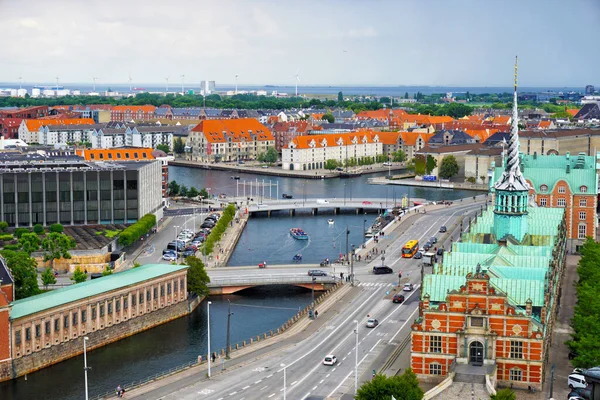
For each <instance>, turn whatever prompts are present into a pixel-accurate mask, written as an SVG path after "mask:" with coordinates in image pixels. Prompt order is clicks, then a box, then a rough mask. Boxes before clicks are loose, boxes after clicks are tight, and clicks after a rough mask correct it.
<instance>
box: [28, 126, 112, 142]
mask: <svg viewBox="0 0 600 400" xmlns="http://www.w3.org/2000/svg"><path fill="white" fill-rule="evenodd" d="M101 128H102V125H97V124H95V125H42V126H41V127H40V128H39V131H38V139H37V140H36V141H35V143H38V144H41V145H45V146H53V145H55V144H63V145H67V144H76V143H83V142H88V143H91V138H92V135H93V134H94V132H95V131H96V130H97V129H101Z"/></svg>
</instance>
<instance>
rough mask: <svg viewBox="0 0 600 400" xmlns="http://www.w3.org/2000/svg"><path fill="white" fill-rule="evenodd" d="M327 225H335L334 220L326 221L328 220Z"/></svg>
mask: <svg viewBox="0 0 600 400" xmlns="http://www.w3.org/2000/svg"><path fill="white" fill-rule="evenodd" d="M327 223H328V224H329V225H333V224H335V221H334V220H332V219H328V220H327Z"/></svg>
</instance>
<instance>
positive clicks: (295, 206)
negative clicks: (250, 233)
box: [246, 198, 401, 216]
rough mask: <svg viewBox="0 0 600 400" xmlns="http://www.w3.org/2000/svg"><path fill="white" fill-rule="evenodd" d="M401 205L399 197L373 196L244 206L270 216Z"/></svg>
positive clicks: (374, 210) (359, 211)
mask: <svg viewBox="0 0 600 400" xmlns="http://www.w3.org/2000/svg"><path fill="white" fill-rule="evenodd" d="M396 205H398V206H401V199H400V198H397V199H396V202H394V199H392V198H387V199H386V198H375V199H352V200H350V199H344V198H341V199H338V198H334V199H289V200H265V201H263V202H262V203H261V202H259V203H257V204H250V205H249V206H246V211H247V212H248V214H253V213H260V212H262V213H267V215H268V216H271V213H272V212H273V211H289V213H290V215H294V214H295V213H296V210H310V211H311V212H312V213H313V215H314V214H317V213H318V212H319V211H321V210H328V211H333V213H334V214H339V213H340V210H342V209H354V210H356V213H357V214H362V213H368V212H371V213H381V212H382V211H383V210H385V209H388V208H392V207H394V206H396Z"/></svg>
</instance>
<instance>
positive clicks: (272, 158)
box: [264, 147, 279, 164]
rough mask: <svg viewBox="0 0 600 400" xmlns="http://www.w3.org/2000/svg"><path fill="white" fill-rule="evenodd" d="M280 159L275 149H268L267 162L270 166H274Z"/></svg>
mask: <svg viewBox="0 0 600 400" xmlns="http://www.w3.org/2000/svg"><path fill="white" fill-rule="evenodd" d="M278 157H279V154H278V153H277V150H275V147H269V148H268V149H267V152H266V153H265V160H264V161H265V162H268V163H269V164H273V163H275V162H277V158H278Z"/></svg>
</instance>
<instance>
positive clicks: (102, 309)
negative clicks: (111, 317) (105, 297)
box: [100, 304, 104, 318]
mask: <svg viewBox="0 0 600 400" xmlns="http://www.w3.org/2000/svg"><path fill="white" fill-rule="evenodd" d="M102 317H104V304H100V318H102Z"/></svg>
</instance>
